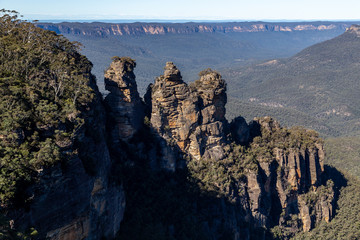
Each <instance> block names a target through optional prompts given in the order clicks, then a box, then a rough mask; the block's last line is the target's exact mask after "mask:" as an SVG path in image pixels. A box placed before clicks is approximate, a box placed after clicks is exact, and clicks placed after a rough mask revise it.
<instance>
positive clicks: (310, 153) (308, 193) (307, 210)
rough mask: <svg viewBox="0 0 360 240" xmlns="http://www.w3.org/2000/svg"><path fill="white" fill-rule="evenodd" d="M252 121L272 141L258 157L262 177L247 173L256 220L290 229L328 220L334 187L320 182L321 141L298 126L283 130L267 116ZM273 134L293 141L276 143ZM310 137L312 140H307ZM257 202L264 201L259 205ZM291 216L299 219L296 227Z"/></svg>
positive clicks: (310, 225) (287, 140)
mask: <svg viewBox="0 0 360 240" xmlns="http://www.w3.org/2000/svg"><path fill="white" fill-rule="evenodd" d="M251 125H252V126H253V127H254V126H256V125H257V126H259V127H260V133H261V134H262V135H263V136H262V138H264V135H265V137H267V134H270V135H272V136H273V137H271V138H270V139H273V141H275V145H274V148H273V152H272V154H271V155H270V157H269V158H266V159H262V158H260V159H259V158H258V161H259V171H258V172H257V173H255V176H263V177H260V178H259V177H257V178H255V177H254V174H253V173H250V174H248V175H247V180H248V188H249V192H250V193H251V194H249V197H250V199H251V203H252V204H251V211H252V215H253V217H254V219H255V220H256V221H257V222H258V224H259V225H260V224H261V225H263V226H266V224H264V222H265V223H267V224H269V223H270V224H275V225H280V226H282V227H284V228H290V229H291V230H290V231H296V229H297V228H300V229H302V230H303V231H309V230H311V228H312V227H313V226H314V224H315V223H317V222H320V221H322V220H325V221H329V220H330V219H331V218H332V216H333V200H334V191H333V189H332V185H331V184H329V183H328V184H327V186H326V187H325V186H322V185H321V174H322V173H323V172H324V163H323V161H324V150H323V145H322V143H321V141H319V140H317V138H316V136H313V135H311V133H307V132H304V131H300V130H294V131H293V132H291V131H290V132H287V133H285V132H282V128H281V127H280V125H279V123H278V122H276V121H274V120H273V119H271V118H269V117H265V118H259V119H255V120H254V122H253V123H252V124H251ZM250 131H251V130H250ZM289 134H290V135H289ZM298 135H300V136H298ZM274 136H276V137H279V136H283V137H285V139H282V140H285V141H286V142H288V143H290V142H291V141H293V143H292V144H290V145H288V146H278V145H276V138H274ZM280 138H281V137H280ZM296 139H297V140H296ZM299 140H301V141H299ZM295 141H298V142H295ZM310 141H313V142H311V143H308V144H306V143H307V142H310ZM254 142H255V144H256V145H257V144H259V145H260V146H261V144H262V143H261V142H260V143H257V139H254ZM304 143H305V144H304ZM252 144H254V143H252ZM252 147H254V146H252ZM324 189H326V191H325V190H324ZM314 196H317V197H316V200H314V201H312V202H311V201H309V198H311V197H313V198H314ZM304 199H307V200H304ZM259 202H262V203H263V205H262V206H261V207H259V204H258V203H259ZM310 202H311V203H310ZM265 203H267V204H265ZM275 208H278V209H275ZM276 212H277V214H279V212H281V214H280V215H279V218H278V219H277V220H276V219H275V221H276V222H272V223H271V222H269V219H270V217H273V216H271V214H274V213H276ZM294 216H297V217H296V219H298V220H299V221H300V222H301V223H300V226H299V227H297V224H298V223H297V222H296V223H294V222H292V221H294ZM273 221H274V220H273ZM277 221H278V222H277Z"/></svg>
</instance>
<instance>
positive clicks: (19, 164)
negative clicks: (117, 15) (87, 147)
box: [0, 9, 94, 206]
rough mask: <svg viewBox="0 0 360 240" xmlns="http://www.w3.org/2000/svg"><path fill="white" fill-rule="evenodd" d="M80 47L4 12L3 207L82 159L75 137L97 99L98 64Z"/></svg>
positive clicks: (0, 65) (0, 52) (0, 80)
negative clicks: (47, 172)
mask: <svg viewBox="0 0 360 240" xmlns="http://www.w3.org/2000/svg"><path fill="white" fill-rule="evenodd" d="M79 47H80V45H79V44H78V43H72V42H70V41H68V40H67V39H66V38H65V37H63V36H59V35H57V34H56V33H54V32H51V31H45V30H43V29H40V28H37V27H35V26H34V24H33V23H30V22H27V21H23V20H20V19H19V18H18V13H17V12H15V11H7V10H4V9H2V10H1V12H0V119H1V121H0V161H1V162H0V202H1V205H2V206H8V205H9V204H14V201H12V200H14V199H16V201H21V202H23V201H24V200H26V198H27V196H26V194H25V192H24V191H22V190H24V188H25V187H26V186H27V185H28V184H30V183H32V182H34V181H35V180H36V177H37V175H38V174H39V173H41V171H42V169H43V168H44V167H48V166H51V165H53V164H55V163H57V162H59V161H61V159H63V158H68V157H71V155H72V154H76V152H75V151H73V150H72V149H73V142H74V141H73V140H74V139H73V137H74V135H75V133H76V131H78V129H79V128H81V126H82V125H83V123H84V119H83V117H82V113H81V110H82V109H86V106H87V105H88V104H89V103H90V102H91V101H92V99H93V97H94V93H93V91H92V88H91V87H90V83H91V81H94V78H93V76H92V75H91V73H90V71H91V68H92V64H91V63H90V62H89V61H88V60H87V58H86V57H85V56H82V55H80V54H79V53H78V50H79ZM63 150H70V151H63ZM64 152H66V154H65V153H64ZM15 204H16V203H15Z"/></svg>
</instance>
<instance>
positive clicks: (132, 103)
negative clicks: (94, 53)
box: [105, 57, 144, 144]
mask: <svg viewBox="0 0 360 240" xmlns="http://www.w3.org/2000/svg"><path fill="white" fill-rule="evenodd" d="M135 67H136V63H135V61H134V60H132V59H130V58H125V57H124V58H118V57H115V58H114V61H113V62H112V63H111V65H110V67H109V68H108V69H107V71H106V72H105V87H106V90H108V91H110V93H109V94H108V95H107V96H106V98H105V103H106V105H107V106H108V111H109V112H108V114H109V115H110V117H111V119H110V121H113V122H114V123H112V124H111V125H112V128H113V129H112V130H111V136H112V139H113V143H115V144H116V143H117V142H118V141H119V140H124V141H126V140H129V139H130V138H131V137H132V136H133V135H134V134H135V133H136V131H137V130H138V129H140V127H141V126H142V123H143V120H144V110H143V103H142V100H141V98H140V97H139V93H138V91H137V85H136V81H135V74H134V72H133V71H134V68H135Z"/></svg>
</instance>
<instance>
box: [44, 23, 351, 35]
mask: <svg viewBox="0 0 360 240" xmlns="http://www.w3.org/2000/svg"><path fill="white" fill-rule="evenodd" d="M84 24H85V25H86V28H79V27H78V25H76V24H72V23H59V24H46V23H41V24H37V26H39V27H41V28H44V29H47V30H51V31H55V32H57V33H59V34H73V35H84V36H124V35H132V36H136V35H163V34H190V33H216V32H219V33H241V32H296V31H330V30H335V29H341V30H345V29H346V27H349V26H350V24H345V23H308V24H306V23H305V24H302V23H208V24H204V23H182V24H166V23H164V24H162V23H121V24H113V23H84Z"/></svg>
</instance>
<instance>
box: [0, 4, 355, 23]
mask: <svg viewBox="0 0 360 240" xmlns="http://www.w3.org/2000/svg"><path fill="white" fill-rule="evenodd" d="M2 8H5V9H8V10H16V11H18V12H20V13H21V14H22V15H24V18H25V19H31V20H35V19H37V20H45V19H54V20H55V19H68V20H85V19H89V20H96V19H102V20H105V19H109V20H110V19H140V20H141V19H165V20H176V19H181V20H359V19H360V14H359V10H360V1H359V0H341V1H340V0H179V1H171V0H0V9H2Z"/></svg>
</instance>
